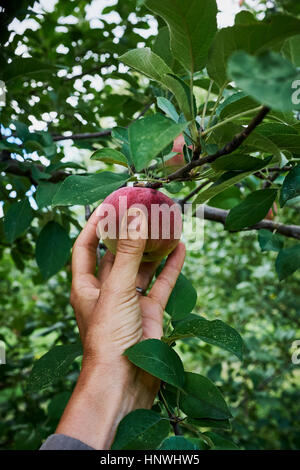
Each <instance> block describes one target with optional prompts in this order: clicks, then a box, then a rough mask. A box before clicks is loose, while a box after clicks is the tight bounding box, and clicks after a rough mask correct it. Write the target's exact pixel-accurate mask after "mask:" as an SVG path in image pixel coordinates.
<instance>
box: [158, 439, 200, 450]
mask: <svg viewBox="0 0 300 470" xmlns="http://www.w3.org/2000/svg"><path fill="white" fill-rule="evenodd" d="M198 449H199V447H197V446H196V444H194V443H193V442H191V441H189V440H188V439H186V438H185V437H183V436H171V437H168V438H167V439H165V440H164V441H163V443H162V444H161V446H160V447H159V450H198Z"/></svg>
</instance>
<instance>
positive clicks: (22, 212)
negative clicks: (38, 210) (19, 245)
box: [4, 198, 34, 243]
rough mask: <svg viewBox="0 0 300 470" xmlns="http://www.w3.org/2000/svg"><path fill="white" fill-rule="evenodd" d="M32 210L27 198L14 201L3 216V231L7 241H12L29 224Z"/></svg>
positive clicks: (32, 213) (32, 215) (32, 214)
mask: <svg viewBox="0 0 300 470" xmlns="http://www.w3.org/2000/svg"><path fill="white" fill-rule="evenodd" d="M33 217H34V212H33V210H32V208H31V206H30V203H29V201H28V199H27V198H26V199H23V201H19V202H15V203H14V204H12V205H11V206H10V208H9V209H8V211H7V213H6V214H5V217H4V233H5V237H6V239H7V241H9V242H10V243H13V242H14V241H15V240H16V238H18V237H19V236H20V235H22V233H24V232H25V230H27V229H28V227H29V226H30V224H31V221H32V219H33Z"/></svg>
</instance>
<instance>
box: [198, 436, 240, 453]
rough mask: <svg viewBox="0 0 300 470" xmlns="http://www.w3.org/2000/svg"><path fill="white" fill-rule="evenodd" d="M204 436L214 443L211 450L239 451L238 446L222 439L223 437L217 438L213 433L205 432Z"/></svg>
mask: <svg viewBox="0 0 300 470" xmlns="http://www.w3.org/2000/svg"><path fill="white" fill-rule="evenodd" d="M204 435H205V436H207V437H209V439H211V441H212V442H213V443H214V447H213V449H212V450H239V448H238V446H237V445H236V444H235V443H234V442H232V441H230V440H229V439H226V438H224V437H223V436H219V435H218V434H216V433H214V432H205V433H204Z"/></svg>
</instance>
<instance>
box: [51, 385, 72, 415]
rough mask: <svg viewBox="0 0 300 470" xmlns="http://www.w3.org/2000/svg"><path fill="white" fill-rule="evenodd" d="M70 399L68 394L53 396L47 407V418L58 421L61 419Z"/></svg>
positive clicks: (62, 393)
mask: <svg viewBox="0 0 300 470" xmlns="http://www.w3.org/2000/svg"><path fill="white" fill-rule="evenodd" d="M70 398H71V393H70V392H61V393H59V394H58V395H55V396H54V398H53V399H52V400H51V401H50V403H49V405H48V416H49V418H50V419H53V420H55V421H58V420H59V419H60V418H61V416H62V414H63V412H64V409H65V407H66V406H67V403H68V401H69V400H70Z"/></svg>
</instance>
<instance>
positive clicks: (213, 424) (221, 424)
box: [187, 418, 231, 429]
mask: <svg viewBox="0 0 300 470" xmlns="http://www.w3.org/2000/svg"><path fill="white" fill-rule="evenodd" d="M187 422H188V423H191V424H193V425H194V426H198V427H199V428H216V429H231V424H230V421H229V420H228V419H210V418H198V419H197V418H188V419H187Z"/></svg>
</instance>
